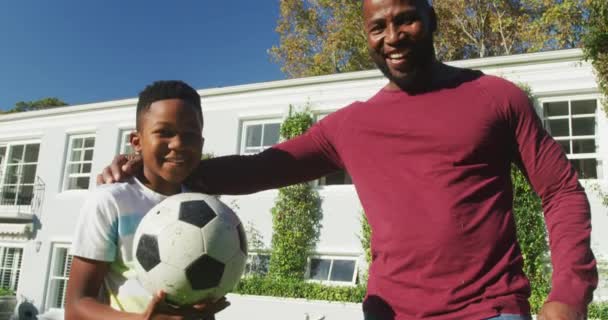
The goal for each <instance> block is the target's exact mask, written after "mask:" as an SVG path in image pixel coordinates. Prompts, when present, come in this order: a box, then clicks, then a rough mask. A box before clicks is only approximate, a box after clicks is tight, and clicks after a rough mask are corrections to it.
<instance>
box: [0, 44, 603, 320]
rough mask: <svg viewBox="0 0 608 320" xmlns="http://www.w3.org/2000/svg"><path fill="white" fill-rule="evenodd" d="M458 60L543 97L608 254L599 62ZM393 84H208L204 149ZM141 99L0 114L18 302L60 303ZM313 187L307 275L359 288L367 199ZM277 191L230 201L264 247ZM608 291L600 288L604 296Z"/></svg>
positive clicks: (541, 108) (342, 180) (2, 273)
mask: <svg viewBox="0 0 608 320" xmlns="http://www.w3.org/2000/svg"><path fill="white" fill-rule="evenodd" d="M450 64H452V65H456V66H461V67H469V68H474V69H480V70H482V71H484V72H485V73H488V74H496V75H500V76H503V77H505V78H507V79H510V80H512V81H515V82H522V83H527V84H528V85H529V86H530V87H531V89H532V91H533V93H534V95H535V96H536V97H537V98H538V101H537V102H538V103H537V107H538V112H539V115H540V116H541V117H542V118H543V119H544V122H545V124H547V125H548V128H549V129H550V131H551V133H552V134H553V135H554V136H555V137H556V139H557V140H558V141H559V142H560V143H561V144H562V146H563V147H564V149H565V150H566V152H567V154H568V156H569V157H570V159H571V160H572V162H573V163H574V164H575V166H576V168H577V169H578V170H579V172H580V176H581V178H582V180H581V181H582V183H583V184H584V185H585V186H587V187H588V188H587V190H588V191H587V194H588V196H589V199H590V202H591V206H592V218H593V227H594V231H593V235H592V241H593V247H594V250H595V253H596V255H597V256H598V257H600V258H602V259H606V258H608V233H606V232H602V230H606V227H608V212H607V211H608V209H607V208H606V207H604V206H603V205H602V203H601V199H600V197H599V195H598V193H597V192H595V191H592V190H591V189H592V188H591V187H592V186H595V185H598V186H600V187H601V188H603V190H604V191H605V192H606V191H607V190H608V119H607V117H606V114H605V113H604V112H603V111H602V110H603V107H602V100H601V99H600V93H599V91H598V86H597V83H596V81H595V78H594V75H593V71H592V67H591V66H590V64H589V63H588V62H585V61H583V60H582V53H581V51H580V50H576V49H575V50H562V51H553V52H545V53H534V54H524V55H514V56H504V57H491V58H483V59H473V60H466V61H455V62H452V63H450ZM385 83H386V79H385V78H384V77H383V76H382V74H381V73H380V72H379V71H377V70H372V71H362V72H352V73H344V74H336V75H329V76H320V77H310V78H304V79H293V80H282V81H274V82H266V83H256V84H249V85H241V86H234V87H226V88H214V89H203V90H200V91H199V93H200V95H201V97H202V101H203V110H204V117H205V127H204V131H203V133H204V136H205V137H206V144H205V150H204V151H205V152H208V153H213V154H215V155H226V154H234V153H241V154H245V153H254V152H258V151H260V150H263V149H264V148H267V147H269V146H271V145H272V144H274V143H276V142H277V141H278V138H279V134H278V128H279V124H280V123H281V121H282V119H283V118H285V117H286V115H287V113H288V111H289V106H290V105H293V106H294V107H295V108H298V107H303V106H305V105H309V106H310V107H311V109H312V110H313V112H314V113H315V114H316V115H318V117H322V116H324V115H326V114H328V113H330V112H332V111H335V110H337V109H339V108H341V107H343V106H345V105H347V104H349V103H350V102H352V101H354V100H366V99H368V98H369V97H370V96H372V95H373V94H374V93H375V92H376V91H377V90H378V89H379V88H380V87H382V86H383V85H384V84H385ZM144 85H145V84H142V87H143V86H144ZM134 94H135V93H134ZM136 103H137V100H136V98H133V99H126V100H117V101H109V102H101V103H93V104H86V105H79V106H69V107H61V108H56V109H50V110H44V111H32V112H25V113H17V114H7V115H2V116H0V173H1V174H0V286H1V287H8V288H12V289H15V290H16V291H17V296H18V298H19V300H20V301H25V300H27V301H30V302H31V303H32V304H33V305H34V306H35V307H36V308H37V309H38V310H39V311H40V312H41V313H43V312H49V311H53V310H55V309H61V308H62V306H63V302H64V300H63V299H64V294H65V285H66V281H67V279H68V274H69V269H70V261H71V259H70V256H69V255H68V254H67V248H68V246H69V245H70V241H71V239H72V233H73V232H74V228H75V222H76V219H77V216H78V213H79V208H80V206H81V205H82V202H83V198H84V196H85V193H86V192H87V191H86V190H87V189H89V188H95V181H94V177H95V175H96V174H97V173H98V172H100V171H101V170H102V168H103V167H104V166H105V165H107V164H109V163H110V161H111V160H112V158H113V157H114V156H115V155H116V154H117V153H119V152H125V150H128V148H129V144H128V140H127V136H128V133H129V132H130V131H131V130H132V129H133V128H134V124H135V105H136ZM317 184H318V190H319V192H320V194H321V196H322V198H323V207H322V208H323V212H324V218H323V221H322V225H323V228H322V231H321V238H320V241H319V243H318V246H317V249H316V255H315V256H314V257H311V266H310V267H309V269H310V272H309V275H310V277H311V278H312V279H314V280H316V281H324V282H330V283H334V284H346V285H349V284H354V283H355V281H356V280H357V272H358V269H359V268H360V266H361V265H362V263H363V261H364V259H363V258H362V249H361V244H360V240H359V233H360V228H361V224H360V214H361V211H362V210H361V206H360V203H359V200H358V198H357V195H356V193H355V190H354V188H353V186H352V185H351V184H350V180H349V178H348V176H347V175H345V174H336V175H333V176H330V177H326V178H324V179H321V180H320V181H318V182H317ZM275 196H276V190H270V191H265V192H259V193H256V194H252V195H248V196H236V197H234V196H223V197H222V199H223V200H224V201H225V202H226V203H228V204H230V205H231V206H232V207H233V208H235V209H236V210H237V212H238V214H239V215H240V217H241V219H242V220H243V222H244V223H245V224H246V225H248V226H250V229H252V230H255V231H257V232H258V233H259V234H260V235H261V238H262V240H263V242H264V243H265V244H266V246H268V245H269V244H270V239H271V232H272V230H271V229H272V226H271V215H270V208H271V207H272V206H273V204H274V201H275ZM252 254H253V255H255V254H256V253H255V252H253V253H252ZM265 257H266V256H264V255H263V254H262V255H259V256H257V257H255V259H254V260H255V261H257V262H260V263H259V264H258V266H257V267H258V268H263V263H264V261H265ZM260 265H261V267H260ZM258 271H259V270H258ZM604 286H605V284H604ZM607 294H608V293H607V292H606V287H604V290H603V291H602V290H598V293H597V296H598V297H599V296H600V295H607ZM229 299H230V300H231V301H232V306H231V307H230V308H228V309H227V310H226V311H224V312H222V313H220V315H219V316H218V319H242V318H243V317H242V316H241V315H242V314H245V315H246V314H252V313H255V312H256V311H255V308H263V309H264V310H268V309H269V308H273V312H272V314H266V315H265V318H266V319H275V318H276V319H306V317H308V316H310V319H316V318H320V317H322V316H325V319H338V318H340V319H343V318H349V319H356V318H362V316H361V313H360V307H359V306H358V305H357V304H339V303H333V304H332V303H324V302H310V301H309V302H305V301H299V300H294V299H283V300H280V299H274V298H267V297H241V296H231V297H230V298H229ZM267 307H268V308H267ZM260 314H261V311H260Z"/></svg>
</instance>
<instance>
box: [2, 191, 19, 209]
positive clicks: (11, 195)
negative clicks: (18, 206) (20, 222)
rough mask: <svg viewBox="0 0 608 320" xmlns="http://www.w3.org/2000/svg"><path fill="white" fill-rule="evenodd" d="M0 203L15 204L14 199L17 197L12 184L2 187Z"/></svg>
mask: <svg viewBox="0 0 608 320" xmlns="http://www.w3.org/2000/svg"><path fill="white" fill-rule="evenodd" d="M0 196H1V199H0V205H5V206H6V205H10V206H13V205H15V199H16V197H17V188H16V187H14V186H5V187H3V188H2V194H1V195H0Z"/></svg>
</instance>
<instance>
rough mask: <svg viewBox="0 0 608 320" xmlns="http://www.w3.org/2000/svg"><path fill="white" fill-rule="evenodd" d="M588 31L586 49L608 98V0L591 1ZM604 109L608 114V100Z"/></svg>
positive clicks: (585, 40)
mask: <svg viewBox="0 0 608 320" xmlns="http://www.w3.org/2000/svg"><path fill="white" fill-rule="evenodd" d="M590 2H591V3H590V14H589V23H588V24H587V30H588V33H587V34H586V36H585V38H584V48H583V49H584V51H585V56H586V58H587V59H588V60H591V63H592V64H593V67H594V68H595V72H596V75H597V80H598V85H599V86H600V90H601V91H602V93H603V94H604V97H605V98H608V2H607V1H606V0H591V1H590ZM604 111H606V114H607V115H608V100H605V103H604Z"/></svg>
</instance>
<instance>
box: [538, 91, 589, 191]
mask: <svg viewBox="0 0 608 320" xmlns="http://www.w3.org/2000/svg"><path fill="white" fill-rule="evenodd" d="M596 111H597V100H595V99H591V100H566V101H564V100H561V101H552V102H544V103H543V114H544V125H545V128H546V129H547V131H548V132H549V133H550V134H551V135H552V136H553V138H554V139H555V140H556V141H557V142H558V143H559V144H560V145H561V146H562V148H563V149H564V151H565V152H566V155H567V156H568V158H569V159H570V161H572V164H573V165H574V167H575V168H576V170H577V171H578V174H579V177H580V178H581V179H596V178H597V173H598V171H599V170H598V161H597V155H598V154H597V140H596V132H597V121H596Z"/></svg>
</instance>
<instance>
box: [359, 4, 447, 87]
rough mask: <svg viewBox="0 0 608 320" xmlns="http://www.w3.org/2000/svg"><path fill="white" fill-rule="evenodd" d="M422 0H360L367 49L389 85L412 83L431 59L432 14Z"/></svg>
mask: <svg viewBox="0 0 608 320" xmlns="http://www.w3.org/2000/svg"><path fill="white" fill-rule="evenodd" d="M423 1H425V0H364V1H363V18H364V25H365V31H366V34H367V43H368V47H369V52H370V55H371V57H372V59H373V60H374V62H375V63H376V65H377V66H378V68H379V69H380V70H381V71H382V73H384V75H385V76H386V77H387V78H388V79H389V81H390V84H389V85H390V86H391V87H394V88H395V89H396V88H397V87H399V88H401V89H408V88H412V87H414V86H416V85H417V84H416V80H418V79H419V77H420V75H421V73H423V72H428V71H427V70H428V69H427V68H428V66H429V65H430V64H431V63H432V62H433V60H434V50H433V31H434V25H435V21H434V19H435V17H434V14H433V13H432V9H431V8H429V7H428V6H427V5H426V4H424V3H423Z"/></svg>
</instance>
